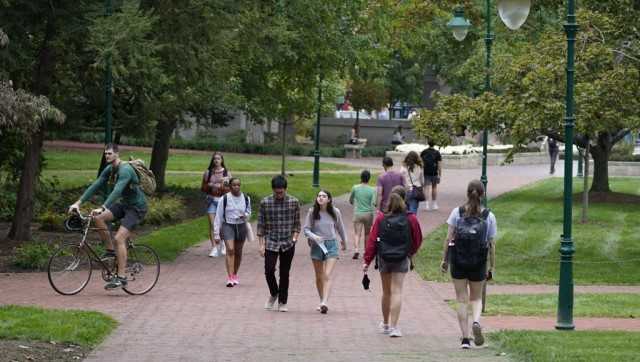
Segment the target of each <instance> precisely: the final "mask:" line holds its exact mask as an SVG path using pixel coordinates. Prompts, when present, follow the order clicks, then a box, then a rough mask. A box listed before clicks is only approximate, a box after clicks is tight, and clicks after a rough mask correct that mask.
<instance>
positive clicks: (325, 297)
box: [303, 190, 347, 314]
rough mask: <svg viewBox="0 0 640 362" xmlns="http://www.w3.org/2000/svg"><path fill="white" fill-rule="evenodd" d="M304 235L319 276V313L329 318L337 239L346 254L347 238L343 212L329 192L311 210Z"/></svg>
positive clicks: (317, 280) (324, 193)
mask: <svg viewBox="0 0 640 362" xmlns="http://www.w3.org/2000/svg"><path fill="white" fill-rule="evenodd" d="M303 230H304V235H305V236H306V237H307V238H308V240H309V247H311V261H312V262H313V270H314V272H315V275H316V288H317V289H318V296H319V297H320V305H318V308H317V310H318V311H320V313H322V314H327V312H328V311H329V307H328V306H327V302H328V301H329V294H330V293H331V274H332V273H333V269H334V267H335V266H336V262H337V261H338V255H339V252H338V240H337V239H338V238H337V236H336V234H338V235H340V245H341V248H342V250H343V251H344V250H347V237H346V234H345V230H344V223H343V222H342V214H341V213H340V210H339V209H338V208H336V207H333V199H332V197H331V194H330V193H329V192H328V191H325V190H320V192H318V196H317V197H316V201H315V203H314V204H313V208H311V209H309V212H308V213H307V217H306V220H305V223H304V227H303Z"/></svg>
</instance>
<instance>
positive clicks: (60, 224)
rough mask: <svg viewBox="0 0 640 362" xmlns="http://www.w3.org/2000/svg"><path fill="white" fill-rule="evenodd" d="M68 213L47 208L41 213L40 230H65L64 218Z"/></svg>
mask: <svg viewBox="0 0 640 362" xmlns="http://www.w3.org/2000/svg"><path fill="white" fill-rule="evenodd" d="M66 218H67V215H66V214H64V213H57V212H55V211H53V210H45V211H43V212H41V213H40V216H39V217H38V221H39V222H40V230H44V231H64V220H65V219H66Z"/></svg>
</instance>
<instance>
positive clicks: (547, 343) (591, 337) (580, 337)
mask: <svg viewBox="0 0 640 362" xmlns="http://www.w3.org/2000/svg"><path fill="white" fill-rule="evenodd" d="M489 339H490V340H491V341H493V342H495V343H496V344H497V346H495V347H493V348H494V349H498V350H499V351H500V352H506V353H508V354H509V355H510V356H509V357H511V359H512V360H516V361H536V362H538V361H540V362H544V361H553V362H564V361H566V362H569V361H571V362H573V361H581V362H600V361H616V362H617V361H637V360H638V355H639V354H640V333H638V332H587V331H570V332H569V331H563V332H561V331H554V332H529V331H527V332H525V331H501V332H496V333H491V334H490V335H489Z"/></svg>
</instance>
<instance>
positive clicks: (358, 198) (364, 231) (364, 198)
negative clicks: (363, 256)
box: [349, 170, 376, 259]
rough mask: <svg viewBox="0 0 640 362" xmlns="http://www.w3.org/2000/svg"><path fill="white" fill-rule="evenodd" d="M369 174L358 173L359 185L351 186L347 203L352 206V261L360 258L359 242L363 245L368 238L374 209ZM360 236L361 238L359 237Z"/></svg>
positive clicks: (374, 197) (374, 204) (373, 192)
mask: <svg viewBox="0 0 640 362" xmlns="http://www.w3.org/2000/svg"><path fill="white" fill-rule="evenodd" d="M370 179H371V173H370V172H369V171H368V170H364V171H362V172H361V173H360V183H359V184H358V185H353V187H352V188H351V194H350V195H349V203H350V204H351V205H353V231H354V233H355V237H354V239H353V259H358V258H359V257H360V240H362V244H363V245H364V244H365V243H366V241H367V239H368V238H369V231H370V230H371V225H372V224H373V216H374V213H375V209H376V190H375V189H374V188H373V187H371V186H369V180H370ZM361 235H362V238H361V237H360V236H361Z"/></svg>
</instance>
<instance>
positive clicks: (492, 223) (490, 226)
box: [447, 207, 498, 240]
mask: <svg viewBox="0 0 640 362" xmlns="http://www.w3.org/2000/svg"><path fill="white" fill-rule="evenodd" d="M483 210H484V209H483ZM460 217H461V216H460V208H459V207H456V208H455V209H453V210H452V211H451V214H450V215H449V218H448V219H447V224H449V225H450V226H453V227H455V226H456V224H457V223H458V220H459V219H460ZM497 233H498V225H497V223H496V216H495V215H494V214H493V212H491V211H489V217H487V240H492V239H494V238H495V237H496V234H497Z"/></svg>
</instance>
